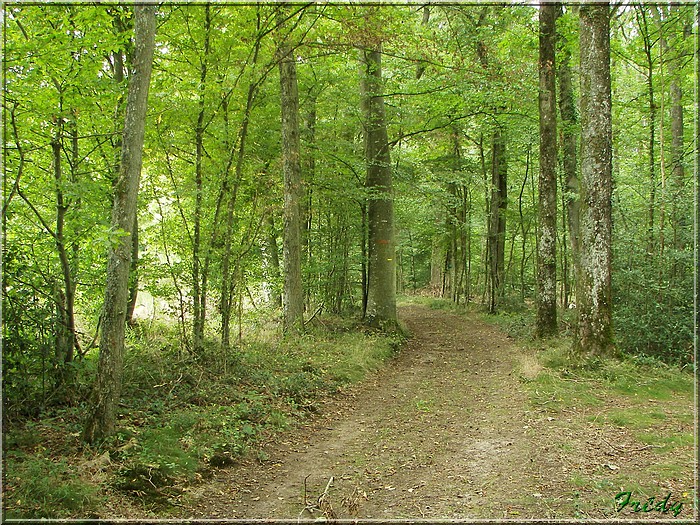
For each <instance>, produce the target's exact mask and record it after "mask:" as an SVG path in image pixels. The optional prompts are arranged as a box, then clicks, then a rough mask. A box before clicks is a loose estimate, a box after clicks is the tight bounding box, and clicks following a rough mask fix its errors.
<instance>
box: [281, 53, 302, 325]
mask: <svg viewBox="0 0 700 525" xmlns="http://www.w3.org/2000/svg"><path fill="white" fill-rule="evenodd" d="M278 57H279V72H280V105H281V113H282V171H283V174H284V227H283V253H284V256H283V265H284V292H283V300H282V310H283V324H284V331H285V332H290V331H292V330H296V331H301V330H303V328H304V289H303V287H302V280H301V209H300V203H301V197H302V186H301V157H300V155H301V146H300V139H299V90H298V87H297V69H296V60H295V57H294V48H293V47H292V46H291V45H290V44H289V43H288V42H285V41H283V42H281V43H280V45H279V48H278Z"/></svg>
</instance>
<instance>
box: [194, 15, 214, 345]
mask: <svg viewBox="0 0 700 525" xmlns="http://www.w3.org/2000/svg"><path fill="white" fill-rule="evenodd" d="M210 23H211V14H210V8H209V5H206V6H204V35H205V36H204V54H203V56H202V57H201V58H200V72H199V102H198V106H199V111H198V113H197V126H196V128H195V131H194V132H195V166H194V170H195V174H194V177H195V205H194V237H193V240H192V306H193V309H192V312H193V316H192V317H193V319H192V351H193V353H194V354H195V355H199V354H201V353H202V350H203V347H204V323H205V320H206V316H207V290H206V285H203V282H205V281H206V275H203V272H202V271H201V268H202V265H201V253H202V214H203V199H204V179H203V173H202V170H203V166H202V161H203V157H204V110H205V107H204V96H205V91H206V85H207V58H208V54H209V29H210Z"/></svg>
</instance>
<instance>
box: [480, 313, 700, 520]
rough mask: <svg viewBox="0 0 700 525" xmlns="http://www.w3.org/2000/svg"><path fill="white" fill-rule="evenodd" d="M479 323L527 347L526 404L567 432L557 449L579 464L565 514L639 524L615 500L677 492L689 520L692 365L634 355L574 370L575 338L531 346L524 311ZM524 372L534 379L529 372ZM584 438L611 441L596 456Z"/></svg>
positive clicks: (692, 491)
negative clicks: (626, 493) (629, 495)
mask: <svg viewBox="0 0 700 525" xmlns="http://www.w3.org/2000/svg"><path fill="white" fill-rule="evenodd" d="M483 319H484V320H485V321H487V322H491V323H493V324H496V325H497V326H498V327H499V328H500V329H502V330H503V331H505V332H507V333H508V334H509V335H511V336H512V337H514V338H516V339H517V340H518V341H519V343H520V344H521V345H522V346H523V347H524V350H523V352H522V354H523V355H522V356H521V358H520V359H519V360H520V361H521V362H520V364H519V366H520V369H519V370H517V369H516V372H519V375H518V377H519V378H520V381H521V383H522V384H523V386H524V387H525V389H526V390H527V392H528V399H529V403H530V405H531V406H532V407H533V408H534V409H535V411H536V412H537V413H540V414H542V417H544V418H546V417H551V416H552V415H556V416H557V417H556V421H562V422H563V421H566V423H561V424H562V425H565V426H566V428H567V430H568V432H567V433H565V434H562V435H561V438H560V440H559V442H558V443H557V444H556V447H557V450H558V453H560V454H562V455H563V456H565V457H568V458H570V459H571V461H573V462H574V463H575V464H576V465H577V466H576V468H575V469H574V470H573V472H571V473H570V478H569V479H568V485H569V487H570V489H571V493H572V494H574V497H573V498H572V499H571V500H570V501H567V511H566V512H567V513H570V514H571V515H574V516H576V517H579V518H586V517H591V516H595V517H600V516H604V517H606V518H636V517H640V516H639V515H637V514H635V513H633V512H632V513H630V512H631V511H629V509H626V510H624V511H623V512H621V513H620V512H618V509H617V508H616V506H615V503H614V501H613V499H612V498H613V496H614V495H615V494H617V493H618V492H621V491H632V492H633V494H634V498H636V499H640V498H641V499H642V501H646V499H647V498H649V497H652V496H653V497H656V498H657V499H658V498H664V497H665V496H666V495H667V494H668V493H669V492H672V497H671V499H672V500H673V501H681V502H684V505H685V507H684V514H683V516H687V514H686V513H688V512H692V502H693V501H695V498H696V496H695V490H696V489H694V488H693V479H692V478H693V466H694V461H693V458H694V448H695V446H694V445H695V435H694V433H693V426H694V421H695V412H694V409H693V406H694V388H695V384H694V383H695V382H694V376H693V373H692V369H691V367H685V368H680V367H679V366H673V365H668V364H665V363H663V362H662V361H660V360H658V359H652V358H650V357H646V356H633V355H623V356H622V357H621V358H619V359H597V360H584V361H582V362H580V363H574V362H573V361H572V360H571V358H570V352H569V350H570V348H571V339H570V334H567V333H564V334H563V335H560V336H558V337H554V338H550V339H548V340H542V341H540V340H535V339H534V338H533V337H532V334H531V332H532V330H531V326H532V319H528V314H527V313H523V312H520V313H517V312H516V313H511V314H500V315H496V316H486V315H484V316H483ZM525 365H527V368H528V370H529V371H530V373H525V370H524V367H525ZM560 416H563V417H560ZM550 421H551V420H550ZM552 424H558V423H552ZM601 431H602V432H601ZM578 436H588V438H587V439H588V440H589V441H590V440H595V439H597V436H603V439H604V440H606V442H605V444H603V443H601V446H602V447H603V448H602V449H601V450H595V451H594V450H591V449H590V448H589V447H591V446H592V442H589V441H586V442H585V443H582V442H581V441H580V438H578ZM600 452H603V453H602V454H601V453H600ZM606 452H607V455H606ZM589 453H590V454H589ZM589 455H590V456H591V457H589ZM611 464H612V465H614V467H610V465H611ZM654 517H655V518H668V517H669V516H667V515H663V514H658V515H654ZM679 517H682V516H679Z"/></svg>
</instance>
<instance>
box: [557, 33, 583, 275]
mask: <svg viewBox="0 0 700 525" xmlns="http://www.w3.org/2000/svg"><path fill="white" fill-rule="evenodd" d="M557 41H558V44H559V49H560V52H561V59H560V60H559V61H558V68H557V75H556V76H557V82H558V84H559V113H560V115H561V150H562V168H563V171H564V177H565V182H564V204H565V207H566V219H567V227H568V229H569V243H570V246H571V259H572V262H573V274H574V276H573V277H574V282H576V279H577V277H576V276H577V275H578V274H579V263H578V252H579V208H580V196H579V177H578V155H577V145H576V143H577V135H578V116H577V114H576V102H575V100H574V90H573V84H572V80H571V76H572V75H571V51H570V49H569V45H570V44H569V42H567V38H566V35H564V34H563V33H559V34H558V35H557Z"/></svg>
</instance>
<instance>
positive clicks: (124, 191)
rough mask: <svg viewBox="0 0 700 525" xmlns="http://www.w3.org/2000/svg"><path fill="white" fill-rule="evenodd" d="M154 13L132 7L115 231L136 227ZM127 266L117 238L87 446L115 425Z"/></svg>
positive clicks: (125, 246) (125, 249) (124, 242)
mask: <svg viewBox="0 0 700 525" xmlns="http://www.w3.org/2000/svg"><path fill="white" fill-rule="evenodd" d="M155 12H156V6H155V5H149V4H136V5H135V7H134V34H135V37H134V42H135V45H134V47H135V49H134V66H133V73H132V75H131V78H130V79H129V92H128V97H127V107H126V117H125V122H124V133H123V137H122V153H121V162H120V165H119V168H120V169H119V178H118V180H117V184H116V187H115V193H114V205H113V208H112V227H113V229H114V230H115V231H125V232H129V230H130V229H131V228H133V226H134V223H135V215H136V200H137V197H138V189H139V179H140V177H141V165H142V154H143V140H144V131H145V124H146V106H147V102H148V88H149V84H150V78H151V68H152V65H153V52H154V48H155V28H156V19H155ZM130 261H131V235H126V236H124V237H121V238H120V239H119V241H118V242H117V243H116V244H115V245H114V247H113V248H112V249H111V250H110V254H109V261H108V265H107V277H106V285H105V299H104V306H103V311H102V334H101V338H100V357H99V362H98V365H97V377H96V379H95V384H94V386H93V391H92V397H91V400H90V407H89V409H88V416H87V420H86V423H85V428H84V429H83V439H84V440H85V441H87V442H88V443H93V442H95V441H98V440H101V439H103V438H105V437H107V436H109V435H110V434H111V433H112V432H113V431H114V427H115V424H116V418H117V413H116V412H117V404H118V402H119V396H120V392H121V383H122V368H123V362H124V332H125V325H126V304H127V296H128V287H129V268H130Z"/></svg>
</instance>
